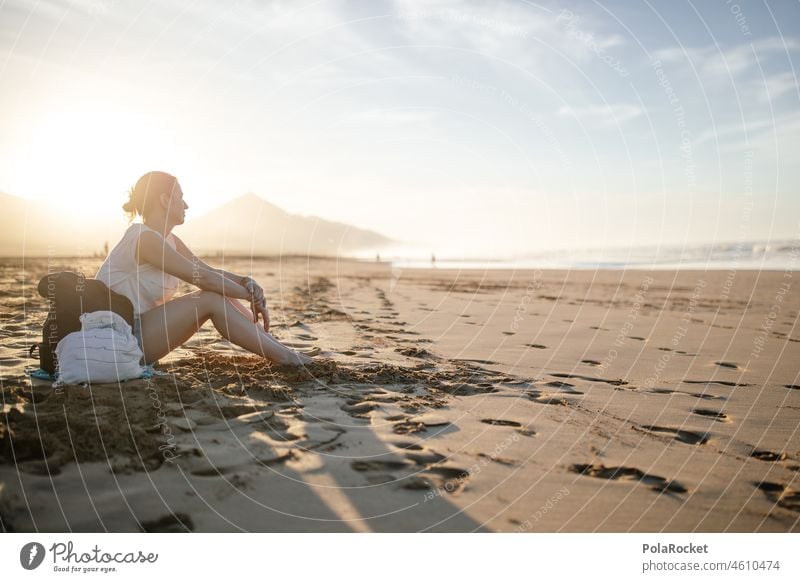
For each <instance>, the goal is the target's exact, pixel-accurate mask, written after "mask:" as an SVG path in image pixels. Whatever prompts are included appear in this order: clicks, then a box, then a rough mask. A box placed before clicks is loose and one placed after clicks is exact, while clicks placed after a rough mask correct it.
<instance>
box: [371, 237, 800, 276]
mask: <svg viewBox="0 0 800 582" xmlns="http://www.w3.org/2000/svg"><path fill="white" fill-rule="evenodd" d="M381 260H384V261H390V262H391V264H392V266H393V267H397V268H438V269H587V270H596V269H698V270H731V269H735V270H756V271H759V270H760V271H764V270H768V271H796V270H798V269H800V239H795V240H780V241H768V242H764V241H755V242H745V243H724V244H719V243H718V244H710V245H696V246H685V247H666V246H664V247H633V248H625V249H619V248H618V249H586V250H563V251H550V252H543V253H538V254H534V253H528V254H520V255H518V256H516V257H513V258H508V259H497V258H489V257H455V256H437V257H435V259H434V258H433V257H432V256H431V255H430V254H427V255H421V254H420V253H418V252H413V253H407V254H405V255H404V254H403V253H402V251H400V252H397V253H392V254H387V255H386V256H382V257H381Z"/></svg>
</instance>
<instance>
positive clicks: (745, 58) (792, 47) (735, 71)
mask: <svg viewBox="0 0 800 582" xmlns="http://www.w3.org/2000/svg"><path fill="white" fill-rule="evenodd" d="M798 49H800V41H798V40H796V39H793V38H781V37H767V38H763V39H759V40H757V41H755V42H752V43H747V44H741V45H737V46H734V47H728V48H724V47H721V46H719V45H709V46H703V47H677V46H673V47H667V48H663V49H659V50H657V51H655V52H654V54H653V57H654V58H655V59H656V60H660V61H662V62H664V63H677V64H683V63H684V62H686V61H688V62H689V63H690V64H691V65H692V66H693V67H694V68H695V69H696V70H697V73H698V74H699V75H700V76H701V77H706V76H711V77H714V78H720V77H727V78H730V77H733V76H736V75H739V74H741V73H744V72H747V71H749V70H750V69H752V68H754V67H756V66H757V65H758V64H759V63H763V62H764V61H766V60H769V59H771V58H772V57H773V56H774V55H776V54H779V53H786V52H790V51H796V50H798Z"/></svg>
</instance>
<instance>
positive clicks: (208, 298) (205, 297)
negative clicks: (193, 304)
mask: <svg viewBox="0 0 800 582" xmlns="http://www.w3.org/2000/svg"><path fill="white" fill-rule="evenodd" d="M195 294H196V295H197V298H198V300H199V302H200V303H201V305H203V307H204V308H205V311H206V312H207V313H214V312H216V311H217V310H219V309H222V307H223V305H224V301H225V298H224V297H223V296H222V295H220V294H219V293H216V292H214V291H206V290H200V291H195Z"/></svg>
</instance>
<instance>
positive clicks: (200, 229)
mask: <svg viewBox="0 0 800 582" xmlns="http://www.w3.org/2000/svg"><path fill="white" fill-rule="evenodd" d="M126 227H127V223H126V220H125V219H124V218H123V214H122V212H121V211H120V213H119V216H118V217H110V218H109V220H107V221H103V222H102V224H98V220H97V219H96V218H88V217H84V216H82V215H81V213H80V212H79V211H76V210H75V209H73V208H69V207H68V206H65V205H63V204H58V203H53V202H42V201H35V200H27V199H24V198H19V197H16V196H12V195H10V194H3V193H0V256H22V255H26V256H43V255H45V256H48V255H49V256H64V255H92V254H97V253H100V254H102V249H103V245H104V243H105V242H106V241H108V242H109V245H110V246H111V247H113V246H114V244H116V241H118V240H119V239H120V237H121V236H122V233H123V232H124V231H125V229H126ZM175 233H176V234H177V235H178V236H179V237H181V239H182V240H184V241H185V242H186V244H187V245H188V246H189V247H190V248H191V249H192V250H193V251H194V252H195V253H197V254H212V255H217V254H222V255H278V254H300V255H325V256H339V255H341V256H347V255H350V254H353V253H354V252H356V251H370V252H371V251H375V252H377V251H378V250H380V249H382V248H384V247H386V246H388V245H390V244H392V242H393V241H392V240H391V239H389V238H387V237H385V236H383V235H381V234H378V233H376V232H373V231H369V230H363V229H360V228H356V227H354V226H351V225H348V224H344V223H341V222H332V221H328V220H323V219H321V218H317V217H314V216H300V215H295V214H289V213H288V212H286V211H284V210H282V209H281V208H278V207H277V206H275V205H274V204H270V203H269V202H267V201H266V200H264V199H263V198H260V197H259V196H256V195H255V194H245V195H244V196H240V197H239V198H236V199H234V200H232V201H230V202H228V203H226V204H224V205H222V206H221V207H219V208H215V209H213V210H211V211H209V212H207V213H205V214H203V215H201V216H199V217H197V218H193V219H190V220H187V221H186V223H185V224H183V225H180V226H179V227H177V228H176V229H175Z"/></svg>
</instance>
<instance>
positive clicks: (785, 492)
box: [755, 481, 800, 511]
mask: <svg viewBox="0 0 800 582" xmlns="http://www.w3.org/2000/svg"><path fill="white" fill-rule="evenodd" d="M755 486H756V487H758V488H759V489H761V491H763V492H764V495H766V496H767V499H769V500H770V501H771V502H772V503H775V504H777V505H778V506H780V507H783V508H784V509H789V510H791V511H800V492H798V491H795V490H794V489H791V488H790V487H789V486H788V485H783V484H782V483H772V482H770V481H762V482H760V483H755Z"/></svg>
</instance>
